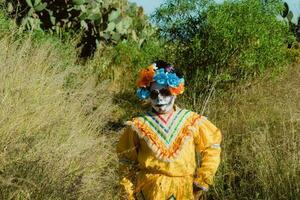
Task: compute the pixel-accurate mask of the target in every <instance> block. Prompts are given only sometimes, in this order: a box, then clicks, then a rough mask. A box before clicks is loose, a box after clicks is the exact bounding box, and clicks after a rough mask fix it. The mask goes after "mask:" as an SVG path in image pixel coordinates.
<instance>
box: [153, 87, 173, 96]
mask: <svg viewBox="0 0 300 200" xmlns="http://www.w3.org/2000/svg"><path fill="white" fill-rule="evenodd" d="M159 94H161V95H162V96H164V97H166V96H171V92H170V90H168V89H167V88H163V89H160V90H151V91H150V98H151V99H157V97H158V95H159Z"/></svg>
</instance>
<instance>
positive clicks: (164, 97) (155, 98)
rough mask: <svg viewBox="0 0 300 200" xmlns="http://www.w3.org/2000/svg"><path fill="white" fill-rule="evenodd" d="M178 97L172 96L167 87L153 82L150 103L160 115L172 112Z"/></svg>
mask: <svg viewBox="0 0 300 200" xmlns="http://www.w3.org/2000/svg"><path fill="white" fill-rule="evenodd" d="M175 99H176V96H174V95H172V94H171V93H170V92H169V90H168V87H167V86H163V85H160V84H158V83H156V82H153V83H152V84H151V87H150V102H151V106H152V108H153V109H154V110H155V111H156V112H158V113H161V114H163V113H168V112H170V111H172V109H173V106H174V102H175Z"/></svg>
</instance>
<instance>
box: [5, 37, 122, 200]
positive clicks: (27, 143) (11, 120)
mask: <svg viewBox="0 0 300 200" xmlns="http://www.w3.org/2000/svg"><path fill="white" fill-rule="evenodd" d="M0 49H1V51H0V60H1V62H0V149H1V150H0V199H114V198H115V197H114V195H115V192H114V191H113V190H114V186H115V183H116V178H115V167H113V166H112V165H113V163H114V162H115V154H114V153H113V152H112V151H111V148H112V144H113V142H114V139H113V138H112V137H110V136H109V134H110V132H109V131H107V130H106V129H105V127H106V126H107V123H108V121H109V120H111V118H112V113H113V110H114V109H115V107H114V105H112V101H111V97H110V95H109V93H108V92H107V91H106V90H107V88H108V85H107V84H106V83H105V82H103V83H102V84H99V85H98V86H91V84H90V80H92V78H87V80H88V81H87V82H86V83H83V84H81V85H78V86H77V88H76V90H72V91H68V90H66V89H64V85H65V83H66V77H68V76H69V74H70V73H74V72H77V73H79V72H80V68H81V67H80V66H75V64H72V63H75V59H74V57H72V56H69V57H65V56H64V55H62V54H60V53H59V52H60V51H59V50H58V49H57V48H56V47H55V45H53V43H52V42H51V41H47V40H46V41H44V42H40V43H38V44H36V43H35V42H33V41H32V37H31V36H24V37H23V38H21V39H20V40H17V41H16V40H14V39H12V37H11V36H10V35H6V36H4V37H2V38H1V39H0ZM74 53H75V52H74ZM66 65H68V67H67V68H66ZM62 69H65V70H62ZM105 130H106V131H105Z"/></svg>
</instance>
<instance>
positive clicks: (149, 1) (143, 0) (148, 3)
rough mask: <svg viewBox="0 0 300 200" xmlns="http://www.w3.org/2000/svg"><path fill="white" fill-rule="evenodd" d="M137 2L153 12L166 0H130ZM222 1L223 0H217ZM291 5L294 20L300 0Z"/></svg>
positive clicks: (297, 14) (146, 10)
mask: <svg viewBox="0 0 300 200" xmlns="http://www.w3.org/2000/svg"><path fill="white" fill-rule="evenodd" d="M129 1H130V2H135V3H137V4H138V5H139V6H142V7H143V8H144V10H145V13H146V14H148V15H149V14H151V13H152V12H153V11H154V10H155V8H158V7H159V5H160V4H162V3H164V0H129ZM216 1H217V2H222V0H216ZM285 1H286V2H287V3H288V4H289V7H290V10H291V11H292V12H293V13H294V20H296V19H297V17H299V16H300V0H285Z"/></svg>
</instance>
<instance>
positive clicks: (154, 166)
mask: <svg viewBox="0 0 300 200" xmlns="http://www.w3.org/2000/svg"><path fill="white" fill-rule="evenodd" d="M191 116H192V117H189V118H187V119H186V123H185V126H186V127H184V128H182V133H181V134H183V135H185V142H182V143H179V144H180V145H181V147H180V151H179V152H178V153H177V154H178V155H177V157H176V158H175V159H174V160H172V161H170V162H168V161H166V160H163V159H159V158H158V157H157V152H154V149H155V148H153V147H150V146H149V145H151V144H149V141H147V140H146V138H145V137H144V138H143V137H141V135H139V134H138V133H137V132H138V131H137V129H136V126H135V125H136V124H135V120H136V119H133V121H132V122H131V123H130V125H128V126H127V127H126V128H125V130H124V132H123V134H122V135H121V137H120V140H119V143H118V145H117V152H118V156H119V159H120V161H121V162H120V166H121V167H120V169H121V170H122V171H121V172H120V173H121V176H122V178H121V185H123V188H124V189H125V191H126V194H127V197H126V198H127V199H134V198H136V197H134V196H143V198H144V199H147V200H164V199H168V198H169V197H171V195H174V196H175V197H176V199H177V200H190V199H194V197H193V183H194V184H195V185H197V186H199V187H201V188H203V189H208V187H209V185H211V184H212V183H213V176H214V175H215V173H216V170H217V168H218V165H219V163H220V152H221V148H220V146H219V145H220V142H221V132H220V130H219V129H218V128H216V127H215V126H214V125H213V124H212V123H211V122H210V121H208V120H207V119H206V118H204V117H202V116H199V115H197V114H196V113H193V115H191ZM196 152H198V153H200V154H201V157H202V159H201V166H197V165H196V159H195V153H196ZM127 164H129V165H127ZM130 165H131V166H135V170H134V171H132V170H131V172H125V171H124V169H125V168H126V167H124V166H130ZM127 170H128V167H127ZM132 173H133V174H132ZM135 176H136V177H135Z"/></svg>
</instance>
